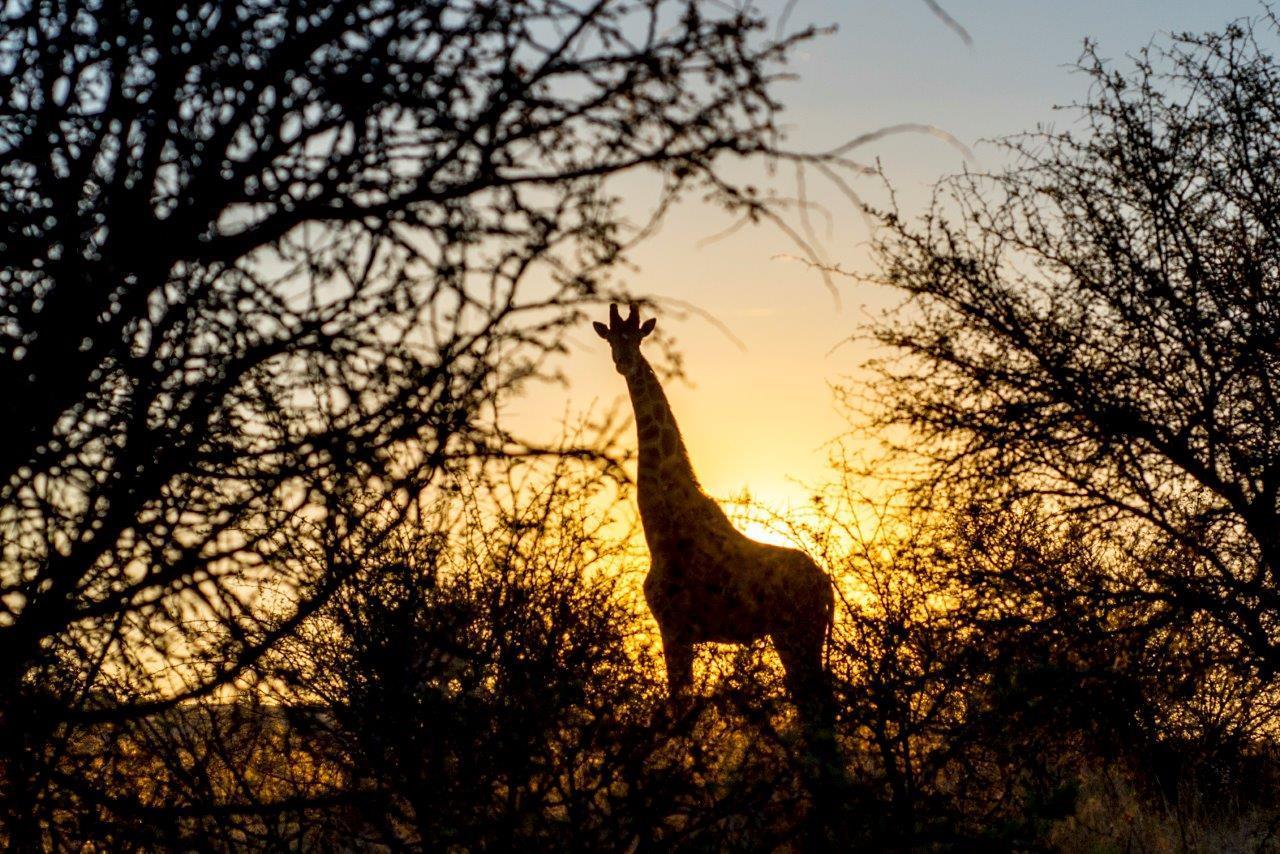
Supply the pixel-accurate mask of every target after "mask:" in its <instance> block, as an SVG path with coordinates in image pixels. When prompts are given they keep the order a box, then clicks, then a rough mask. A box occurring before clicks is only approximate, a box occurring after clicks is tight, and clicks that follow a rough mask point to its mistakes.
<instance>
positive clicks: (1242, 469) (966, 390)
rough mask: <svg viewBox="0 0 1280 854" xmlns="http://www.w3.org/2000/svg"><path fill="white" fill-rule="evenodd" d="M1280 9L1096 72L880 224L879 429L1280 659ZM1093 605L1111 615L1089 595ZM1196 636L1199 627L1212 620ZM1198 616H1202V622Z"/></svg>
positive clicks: (1138, 601)
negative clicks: (918, 215) (905, 431)
mask: <svg viewBox="0 0 1280 854" xmlns="http://www.w3.org/2000/svg"><path fill="white" fill-rule="evenodd" d="M1276 32H1277V20H1276V18H1275V17H1274V16H1273V15H1266V16H1264V17H1262V18H1260V19H1258V20H1255V21H1243V22H1238V23H1235V24H1232V25H1231V26H1229V27H1227V28H1226V29H1225V30H1223V31H1222V32H1218V33H1210V34H1207V35H1180V36H1176V37H1173V38H1171V39H1169V40H1168V41H1167V42H1166V43H1165V44H1164V45H1163V46H1159V45H1157V46H1153V47H1152V48H1150V49H1148V50H1144V51H1142V52H1140V53H1139V54H1137V56H1136V57H1135V58H1134V59H1133V61H1132V64H1131V66H1130V67H1128V68H1126V69H1123V70H1116V69H1114V68H1112V67H1111V66H1110V65H1109V64H1108V63H1106V62H1104V61H1103V60H1102V59H1101V58H1100V57H1099V56H1098V55H1097V54H1096V52H1095V51H1094V49H1093V47H1092V46H1088V45H1087V46H1086V50H1085V53H1084V57H1083V59H1082V61H1081V63H1080V68H1081V70H1082V71H1083V72H1084V73H1085V74H1086V75H1087V76H1088V78H1089V79H1090V81H1091V83H1092V87H1091V90H1090V94H1089V97H1088V98H1087V100H1086V101H1085V102H1084V103H1083V104H1081V105H1079V107H1078V108H1077V109H1076V112H1077V114H1078V120H1077V121H1075V122H1073V124H1072V126H1071V127H1070V128H1069V129H1066V130H1054V129H1042V130H1040V131H1037V132H1035V133H1032V134H1028V135H1025V136H1021V137H1016V138H1014V139H1012V140H1010V141H1009V142H1008V148H1009V150H1010V153H1011V155H1012V162H1011V165H1010V166H1009V167H1008V168H1007V169H1005V170H1003V171H1000V172H997V173H995V174H964V175H961V176H959V177H958V178H955V179H953V180H950V181H948V182H945V183H944V184H942V185H941V186H940V187H939V190H938V192H937V194H936V196H935V202H934V204H933V206H932V208H931V209H930V211H929V212H928V213H927V215H925V216H924V217H923V218H922V219H921V220H919V221H918V222H907V221H905V220H903V219H901V218H899V217H898V216H896V215H895V214H892V213H890V214H888V215H886V216H885V217H884V225H885V230H884V232H883V234H882V235H881V238H880V240H879V246H878V248H879V254H880V260H881V262H882V263H883V270H884V276H883V280H884V281H885V282H886V283H887V284H889V285H891V286H893V287H895V288H898V289H900V290H902V291H904V292H905V293H906V295H907V297H906V300H905V304H904V306H903V310H902V311H901V312H900V313H899V314H897V315H896V316H893V317H890V318H889V319H888V320H887V321H886V322H885V323H884V324H883V325H881V327H880V328H879V330H878V336H879V340H880V341H881V342H882V343H884V344H886V345H888V346H889V347H890V348H893V349H895V350H896V351H897V352H898V353H899V354H900V356H901V357H902V361H901V362H893V361H888V362H886V363H883V364H882V367H883V369H884V374H883V376H884V389H885V392H886V395H887V397H888V399H889V403H888V405H887V406H886V408H885V409H884V410H883V412H882V413H881V415H882V423H891V424H896V425H899V426H903V425H905V426H906V427H908V428H910V430H911V431H912V434H913V435H914V436H917V437H920V440H921V442H922V449H923V453H924V454H925V456H926V458H927V459H928V460H929V463H930V468H929V474H930V479H931V481H932V482H933V483H935V484H937V483H942V484H944V485H948V486H950V487H951V488H953V489H954V494H955V495H956V496H958V498H959V500H960V501H961V502H963V501H967V500H973V499H980V498H983V497H992V498H994V499H998V500H999V501H1013V502H1018V501H1020V500H1022V499H1035V500H1036V502H1037V505H1038V506H1040V507H1043V508H1046V509H1048V510H1052V511H1054V512H1056V513H1059V514H1062V515H1064V516H1069V517H1071V520H1072V525H1073V526H1074V528H1073V530H1075V531H1078V532H1080V534H1079V535H1080V536H1087V537H1089V538H1092V539H1093V541H1094V542H1095V544H1096V545H1097V546H1098V548H1100V549H1101V551H1100V552H1099V553H1100V554H1103V555H1106V556H1107V560H1106V561H1105V563H1106V566H1107V567H1109V569H1108V578H1107V579H1106V583H1105V584H1102V583H1098V584H1096V585H1095V586H1093V587H1091V588H1089V589H1082V590H1080V591H1078V592H1080V593H1081V594H1082V595H1090V596H1092V597H1094V599H1095V600H1096V601H1099V602H1101V603H1102V604H1106V605H1107V606H1108V607H1113V606H1119V607H1123V608H1130V609H1133V608H1137V609H1139V611H1140V612H1142V613H1145V614H1147V615H1149V617H1150V618H1151V619H1156V620H1157V621H1158V622H1160V623H1163V624H1169V623H1170V622H1172V623H1175V624H1177V625H1181V626H1183V627H1184V628H1187V629H1188V630H1190V631H1192V632H1193V633H1194V634H1196V635H1198V634H1199V633H1200V632H1201V631H1206V630H1210V629H1211V630H1212V631H1213V632H1216V633H1220V634H1221V635H1222V636H1225V638H1226V639H1227V641H1226V643H1227V644H1228V646H1229V647H1232V648H1233V649H1234V652H1233V653H1232V656H1233V657H1235V658H1236V659H1238V660H1239V661H1241V662H1244V663H1246V664H1247V665H1248V666H1249V667H1251V668H1252V672H1253V674H1254V677H1255V678H1256V677H1257V676H1258V675H1259V674H1260V675H1262V676H1263V677H1265V678H1266V679H1270V678H1271V677H1272V676H1273V675H1274V673H1275V672H1276V668H1277V666H1278V665H1280V622H1278V621H1277V616H1278V615H1280V432H1278V431H1280V277H1278V276H1277V270H1278V269H1280V218H1278V217H1277V215H1276V214H1277V207H1276V205H1277V199H1280V170H1278V168H1277V163H1280V133H1277V131H1280V65H1278V64H1277V63H1276V61H1275V60H1274V59H1273V57H1272V55H1271V53H1270V52H1269V51H1270V50H1272V49H1273V47H1274V38H1275V35H1276ZM1103 600H1105V602H1104V601H1103ZM1205 626H1208V627H1210V629H1205V628H1204V627H1205ZM1197 627H1198V628H1197Z"/></svg>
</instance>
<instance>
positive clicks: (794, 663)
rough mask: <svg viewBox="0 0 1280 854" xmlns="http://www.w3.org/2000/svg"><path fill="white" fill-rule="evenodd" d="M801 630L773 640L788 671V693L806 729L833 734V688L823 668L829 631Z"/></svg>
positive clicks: (794, 628)
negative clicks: (825, 635)
mask: <svg viewBox="0 0 1280 854" xmlns="http://www.w3.org/2000/svg"><path fill="white" fill-rule="evenodd" d="M797 629H798V627H791V630H790V631H788V632H786V633H785V634H782V635H781V636H777V635H775V636H774V639H773V644H774V648H775V649H777V651H778V657H779V658H780V659H782V666H783V669H784V670H785V671H786V683H787V693H788V694H790V695H791V701H792V702H793V703H795V704H796V708H797V710H798V711H799V712H800V714H801V716H802V718H803V721H804V724H805V727H806V729H808V730H810V731H811V732H815V731H824V730H825V731H828V732H830V731H832V730H833V729H834V725H835V721H834V719H833V718H834V711H835V710H834V708H833V704H832V699H831V686H830V684H829V683H828V679H827V673H826V670H825V669H824V668H823V666H822V645H823V641H824V633H825V631H824V629H825V627H822V626H819V627H818V630H817V631H812V630H804V631H798V630H797Z"/></svg>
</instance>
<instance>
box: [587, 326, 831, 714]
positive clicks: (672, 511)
mask: <svg viewBox="0 0 1280 854" xmlns="http://www.w3.org/2000/svg"><path fill="white" fill-rule="evenodd" d="M655 323H656V321H655V320H654V319H653V318H650V319H649V320H646V321H645V322H644V323H643V324H642V323H640V318H639V313H638V312H637V310H636V307H635V306H634V305H633V306H631V307H630V312H629V315H628V317H627V318H626V319H625V320H624V319H623V318H622V316H621V315H620V314H619V313H618V307H617V306H616V305H611V306H610V307H609V325H608V326H605V325H604V324H603V323H595V324H594V326H595V330H596V332H597V334H599V335H600V337H601V338H603V339H605V340H606V341H608V342H609V347H610V349H611V350H612V352H613V363H614V365H615V366H616V367H617V369H618V373H620V374H622V375H623V377H625V378H626V381H627V390H628V391H629V393H630V396H631V405H632V408H633V409H634V410H635V422H636V430H637V433H638V436H639V445H640V468H639V486H638V497H639V503H640V519H641V522H642V523H643V525H644V534H645V540H646V542H647V543H648V546H649V554H650V559H651V562H650V567H649V574H648V575H647V577H646V578H645V581H644V596H645V601H646V603H647V604H648V606H649V610H650V611H651V612H652V613H653V616H654V618H655V619H656V620H657V623H658V628H659V630H660V631H661V634H662V652H663V657H664V658H665V659H666V665H667V684H668V691H669V696H670V699H671V704H672V706H673V708H676V709H680V708H683V707H684V706H685V705H686V704H687V701H688V695H689V690H690V686H691V683H692V679H693V657H694V647H695V645H696V644H699V643H703V642H719V643H734V644H748V643H751V642H753V641H755V640H757V639H760V638H764V637H768V638H769V639H770V640H771V641H772V643H773V646H774V649H775V650H777V653H778V657H779V658H780V659H781V660H782V665H783V668H784V669H785V671H786V684H787V690H788V693H789V694H790V695H791V698H792V701H793V702H795V703H796V705H797V706H798V707H799V708H800V711H801V712H802V713H803V714H804V717H805V720H806V721H807V722H808V723H809V724H819V725H821V726H822V729H824V730H826V731H827V732H829V731H830V721H829V716H830V707H831V704H830V698H829V694H828V692H829V688H828V685H827V679H826V673H825V671H824V668H823V659H822V651H823V645H824V643H825V642H826V638H827V634H828V631H829V629H830V626H831V620H832V612H833V609H834V604H835V597H834V594H833V592H832V587H831V582H830V580H829V579H828V578H827V575H826V573H824V572H823V571H822V570H821V569H819V568H818V565H817V564H815V563H814V562H813V560H812V559H811V558H810V557H809V556H808V555H806V554H805V553H804V552H802V551H798V550H797V549H789V548H783V547H781V546H775V545H770V544H768V543H761V542H757V541H755V540H752V539H750V538H748V537H747V536H745V535H744V534H742V533H740V532H739V531H738V530H737V529H735V528H734V527H733V525H732V524H731V523H730V522H729V519H728V517H727V516H725V514H724V511H723V510H722V509H721V508H720V505H719V504H717V503H716V502H715V501H714V500H712V499H711V498H710V497H709V496H708V495H706V493H704V492H703V491H702V488H701V487H700V486H699V485H698V480H697V478H696V477H695V475H694V472H693V465H692V463H691V462H690V460H689V454H688V451H687V450H686V449H685V445H684V440H683V439H682V438H681V436H680V429H679V427H678V426H677V425H676V419H675V415H674V414H672V412H671V406H670V404H669V403H668V402H667V397H666V395H665V394H664V393H663V391H662V384H661V383H660V382H659V381H658V377H657V374H655V373H654V371H653V368H652V367H650V365H649V363H648V361H646V359H645V358H644V356H643V355H641V353H640V342H641V341H642V340H643V339H644V338H645V336H647V335H648V334H649V333H651V332H652V331H653V328H654V325H655Z"/></svg>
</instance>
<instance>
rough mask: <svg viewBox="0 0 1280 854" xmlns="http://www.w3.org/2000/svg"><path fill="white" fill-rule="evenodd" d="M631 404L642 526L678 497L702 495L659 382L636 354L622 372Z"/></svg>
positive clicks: (651, 370)
mask: <svg viewBox="0 0 1280 854" xmlns="http://www.w3.org/2000/svg"><path fill="white" fill-rule="evenodd" d="M626 379H627V391H629V392H630V394H631V407H632V409H633V410H635V417H636V432H637V434H638V437H639V445H640V471H639V481H640V482H639V489H640V495H639V498H640V513H641V517H642V520H643V521H644V522H645V524H646V527H648V526H649V524H650V523H651V522H654V521H657V519H655V518H652V517H654V516H656V515H661V514H663V513H664V512H678V510H673V508H672V505H673V504H675V503H678V502H679V501H680V500H681V499H692V498H695V497H698V498H701V497H702V490H701V488H700V487H699V486H698V479H697V477H696V476H695V475H694V473H693V464H692V463H691V462H690V461H689V452H688V450H687V449H686V448H685V445H684V439H683V438H681V436H680V428H679V426H678V425H677V424H676V417H675V415H674V414H673V413H672V412H671V405H670V404H669V403H668V402H667V396H666V394H664V393H663V391H662V384H661V383H660V382H658V376H657V374H655V373H654V371H653V368H652V367H650V366H649V363H648V362H647V361H645V359H644V357H643V356H641V357H638V358H637V360H636V365H635V367H634V368H632V369H631V370H630V371H628V372H627V374H626Z"/></svg>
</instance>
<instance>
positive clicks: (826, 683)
mask: <svg viewBox="0 0 1280 854" xmlns="http://www.w3.org/2000/svg"><path fill="white" fill-rule="evenodd" d="M792 628H793V629H795V628H799V627H792ZM820 628H821V630H820V631H818V632H816V633H815V632H813V631H809V630H807V629H805V630H799V631H793V632H791V633H789V634H787V635H783V636H781V637H779V636H778V635H774V638H773V643H774V648H775V649H777V651H778V657H779V658H780V659H782V666H783V668H784V669H785V671H786V684H787V693H788V694H790V695H791V700H792V702H793V703H795V705H796V711H797V712H798V713H799V716H800V726H801V731H802V733H803V739H804V748H805V750H804V753H803V754H802V758H801V761H802V767H803V769H804V776H805V778H806V785H807V787H808V789H809V793H810V795H811V796H812V798H813V812H812V813H811V815H810V822H809V825H810V826H809V830H808V832H809V833H810V834H811V835H812V840H811V844H812V845H813V846H814V847H818V848H826V847H828V846H830V845H831V844H832V843H833V842H834V841H835V840H836V839H837V838H838V837H839V835H840V832H839V827H840V819H839V814H840V804H841V802H842V801H843V800H844V796H843V794H842V792H844V790H845V772H844V768H843V764H842V762H841V759H840V749H839V746H838V744H837V742H836V732H835V703H834V700H833V698H832V696H831V685H830V680H829V679H828V675H827V672H826V669H825V668H824V667H823V666H822V647H823V643H824V640H825V638H824V634H825V629H826V627H825V626H821V627H820ZM815 635H816V638H815Z"/></svg>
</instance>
